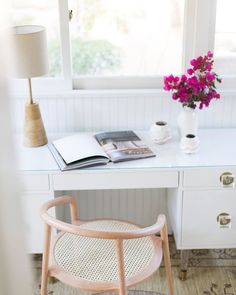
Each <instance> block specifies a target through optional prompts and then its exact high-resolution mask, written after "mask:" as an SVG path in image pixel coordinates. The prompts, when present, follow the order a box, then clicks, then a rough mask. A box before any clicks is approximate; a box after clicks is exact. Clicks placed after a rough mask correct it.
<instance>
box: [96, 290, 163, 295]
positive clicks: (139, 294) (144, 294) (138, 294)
mask: <svg viewBox="0 0 236 295" xmlns="http://www.w3.org/2000/svg"><path fill="white" fill-rule="evenodd" d="M114 294H116V293H114V292H113V293H109V292H106V293H95V294H93V295H114ZM128 295H165V294H163V293H157V292H151V291H137V290H129V291H128Z"/></svg>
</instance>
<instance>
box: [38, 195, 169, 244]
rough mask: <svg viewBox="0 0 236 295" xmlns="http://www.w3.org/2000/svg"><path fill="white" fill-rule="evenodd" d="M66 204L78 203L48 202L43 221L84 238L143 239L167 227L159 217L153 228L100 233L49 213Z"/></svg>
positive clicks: (67, 200) (66, 200)
mask: <svg viewBox="0 0 236 295" xmlns="http://www.w3.org/2000/svg"><path fill="white" fill-rule="evenodd" d="M66 203H71V205H72V207H73V206H76V202H75V200H74V198H72V197H70V196H66V197H59V198H57V199H55V200H52V201H49V202H47V203H46V204H45V205H43V206H42V208H41V217H42V219H43V220H44V221H45V222H46V223H47V224H48V225H50V226H52V227H54V228H56V229H58V230H60V231H63V232H68V233H72V234H76V235H80V236H84V237H90V238H98V239H112V240H116V239H124V240H126V239H135V238H142V237H146V236H149V235H153V234H155V233H157V232H160V231H161V230H162V228H163V227H164V225H165V220H166V219H165V216H164V215H159V216H158V219H157V222H156V223H155V224H153V225H152V226H149V227H146V228H140V229H136V230H129V231H117V232H115V231H98V230H92V229H86V228H82V227H80V226H79V225H75V224H69V223H66V222H63V221H60V220H58V219H56V218H54V217H52V216H50V215H49V214H48V212H47V210H48V209H50V208H52V207H55V206H57V205H62V204H66Z"/></svg>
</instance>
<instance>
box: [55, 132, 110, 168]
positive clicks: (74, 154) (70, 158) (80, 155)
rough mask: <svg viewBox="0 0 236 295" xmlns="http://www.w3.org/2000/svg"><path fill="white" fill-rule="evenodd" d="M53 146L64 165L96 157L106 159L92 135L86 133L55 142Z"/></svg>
mask: <svg viewBox="0 0 236 295" xmlns="http://www.w3.org/2000/svg"><path fill="white" fill-rule="evenodd" d="M53 145H54V147H55V148H56V150H57V152H58V153H59V154H60V156H61V157H62V158H63V160H64V161H65V163H66V164H70V163H73V162H75V161H79V160H83V159H88V158H91V157H96V156H99V157H104V158H107V155H106V153H105V152H104V150H103V149H102V147H101V146H100V145H99V144H98V143H97V141H96V139H95V138H94V137H93V135H92V134H88V133H76V134H74V135H70V136H67V137H64V138H61V139H58V140H55V141H53Z"/></svg>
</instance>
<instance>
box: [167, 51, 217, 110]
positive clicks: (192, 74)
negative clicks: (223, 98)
mask: <svg viewBox="0 0 236 295" xmlns="http://www.w3.org/2000/svg"><path fill="white" fill-rule="evenodd" d="M213 63H214V61H213V53H212V52H211V51H208V52H207V54H206V55H205V56H198V57H197V58H195V59H192V60H191V61H190V64H191V67H190V68H189V69H188V70H187V74H188V75H189V76H187V75H181V76H180V77H178V76H174V75H172V74H171V75H169V76H165V77H164V87H163V88H164V90H166V91H172V92H173V94H172V98H173V99H174V100H177V101H179V102H180V103H182V105H183V106H188V107H190V108H193V109H195V108H196V107H197V105H198V107H199V109H202V108H203V107H208V106H209V104H210V102H211V100H212V99H219V98H220V94H219V93H218V92H216V90H215V89H216V86H215V83H216V82H218V83H221V78H219V77H218V75H217V74H216V73H214V72H212V67H213Z"/></svg>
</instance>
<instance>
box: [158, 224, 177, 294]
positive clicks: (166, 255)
mask: <svg viewBox="0 0 236 295" xmlns="http://www.w3.org/2000/svg"><path fill="white" fill-rule="evenodd" d="M161 238H162V241H163V252H164V263H165V269H166V276H167V285H168V289H169V295H174V284H173V277H172V271H171V263H170V250H169V243H168V234H167V228H166V224H165V225H164V227H163V228H162V230H161Z"/></svg>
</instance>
